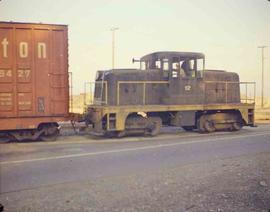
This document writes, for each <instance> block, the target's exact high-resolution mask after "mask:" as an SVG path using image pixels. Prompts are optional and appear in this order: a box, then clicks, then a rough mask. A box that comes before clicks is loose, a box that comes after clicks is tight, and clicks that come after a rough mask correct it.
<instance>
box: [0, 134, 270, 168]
mask: <svg viewBox="0 0 270 212" xmlns="http://www.w3.org/2000/svg"><path fill="white" fill-rule="evenodd" d="M264 135H270V132H267V133H258V134H253V135H238V136H232V137H226V138H224V137H222V138H213V139H203V140H198V141H184V142H177V143H170V144H158V145H148V146H143V147H135V148H123V149H115V150H107V151H100V152H88V153H80V154H70V155H62V156H52V157H43V158H35V159H27V160H15V161H3V162H0V165H7V164H17V163H26V162H35V161H46V160H57V159H65V158H75V157H85V156H94V155H102V154H111V153H120V152H131V151H138V150H147V149H157V148H163V147H171V146H178V145H184V144H194V143H207V142H211V141H224V140H225V141H226V140H232V139H238V138H250V137H256V136H264Z"/></svg>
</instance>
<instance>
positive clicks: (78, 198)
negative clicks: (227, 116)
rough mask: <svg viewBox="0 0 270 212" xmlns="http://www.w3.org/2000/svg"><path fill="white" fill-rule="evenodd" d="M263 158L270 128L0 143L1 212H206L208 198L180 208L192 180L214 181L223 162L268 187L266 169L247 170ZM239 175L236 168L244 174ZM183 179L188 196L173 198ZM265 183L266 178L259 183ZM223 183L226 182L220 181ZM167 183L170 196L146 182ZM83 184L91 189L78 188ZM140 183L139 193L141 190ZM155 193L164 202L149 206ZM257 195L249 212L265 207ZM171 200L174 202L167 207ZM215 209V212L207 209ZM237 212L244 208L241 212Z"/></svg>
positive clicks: (267, 155) (269, 154) (268, 155)
mask: <svg viewBox="0 0 270 212" xmlns="http://www.w3.org/2000/svg"><path fill="white" fill-rule="evenodd" d="M165 131H166V130H165ZM260 157H262V158H260ZM258 158H260V159H258ZM269 159H270V125H261V126H259V127H258V128H244V129H243V130H241V131H239V132H230V133H228V132H218V133H214V134H211V135H208V134H203V135H202V134H197V133H187V132H178V131H175V130H173V132H172V133H171V134H168V133H163V134H162V135H160V136H158V137H156V138H149V137H129V138H123V139H119V140H117V139H112V140H108V139H98V140H93V139H91V138H90V137H87V136H84V137H75V136H73V137H62V138H61V139H60V140H59V141H57V142H48V143H42V142H38V143H8V144H0V168H1V169H0V171H1V173H0V174H1V175H0V177H1V178H0V192H1V194H0V202H2V204H4V205H5V206H6V209H7V211H8V210H10V211H13V210H18V211H25V210H30V211H36V210H44V211H45V209H46V208H47V209H49V210H57V211H62V210H68V209H71V208H72V210H77V211H81V210H85V211H87V210H88V211H118V210H121V209H124V210H126V211H141V210H144V211H156V210H160V211H164V210H165V211H167V210H171V211H187V210H190V211H199V210H202V209H203V210H204V209H205V211H209V210H210V209H211V207H208V206H205V205H204V203H205V202H206V203H207V201H209V200H206V199H205V200H204V201H205V202H203V201H202V203H201V205H200V204H198V205H196V204H194V203H193V204H191V203H187V202H189V201H190V200H191V199H192V198H195V197H194V196H193V195H196V194H197V193H198V192H197V193H196V192H194V191H192V190H190V187H189V186H190V185H193V183H192V182H193V181H196V182H201V183H200V185H201V184H203V185H204V184H205V185H209V183H211V182H209V181H211V180H210V179H211V178H212V177H213V176H216V177H217V175H218V176H225V175H226V174H228V173H222V171H223V172H224V169H223V168H220V167H223V165H224V164H225V166H226V163H228V164H230V165H231V164H235V163H237V164H238V165H239V166H238V167H230V168H231V169H230V170H233V171H231V172H232V173H234V172H235V173H236V172H238V171H239V170H240V169H241V168H243V167H248V168H249V169H253V168H254V169H256V167H257V169H259V172H258V173H259V174H258V175H250V174H251V172H252V173H253V172H254V170H248V171H247V175H248V176H250V180H256V179H257V178H258V180H259V181H258V183H261V184H262V187H265V188H269V185H270V174H269V176H268V172H267V171H266V172H264V170H266V167H265V166H267V165H268V164H269V163H265V164H266V165H265V164H264V163H262V164H260V163H257V162H256V164H254V161H257V160H265V161H267V160H268V161H269ZM219 163H220V164H219ZM258 164H260V166H259V167H258ZM232 166H233V165H232ZM187 167H189V168H188V170H185V172H186V174H185V173H184V169H185V168H187ZM195 167H196V168H195ZM202 167H203V169H202ZM269 168H270V167H269ZM194 169H195V171H194ZM262 170H263V171H262ZM198 171H199V172H198ZM245 171H246V169H244V168H243V172H245ZM257 171H258V170H257ZM193 172H194V173H193ZM211 173H213V174H212V175H211ZM200 174H201V177H202V176H203V177H202V178H200ZM253 174H254V173H253ZM157 175H158V176H157ZM135 176H136V177H135ZM172 176H173V177H172ZM187 176H189V179H193V181H192V182H189V184H186V185H187V186H188V188H187V191H186V192H189V193H190V195H191V196H189V197H188V198H187V199H186V200H185V199H183V198H184V197H183V196H181V197H177V195H176V194H177V192H184V191H183V190H181V189H183V186H180V185H179V188H178V186H176V185H178V183H179V181H178V180H177V179H178V178H181V179H182V178H186V177H187ZM268 177H269V179H265V178H268ZM229 178H230V176H228V177H227V178H226V179H225V181H226V182H227V181H228V179H229ZM259 178H260V179H259ZM138 179H139V180H138ZM168 179H171V182H172V184H173V183H176V184H175V186H173V187H172V188H171V189H170V190H166V189H161V188H159V189H160V190H159V191H158V192H155V186H154V185H152V180H153V181H156V180H157V181H158V185H160V183H161V182H166V181H167V180H168ZM215 179H216V178H215ZM179 180H180V179H179ZM182 180H183V179H182ZM260 180H261V181H260ZM234 181H237V179H230V180H229V181H228V183H232V184H233V182H234ZM89 183H90V184H89ZM243 183H247V182H243ZM89 185H91V189H85V188H86V187H87V186H89ZM140 185H144V187H142V188H141V187H140ZM148 187H149V188H148ZM157 187H158V186H157ZM138 188H139V193H138V196H134V198H132V200H130V199H126V198H127V197H128V196H132V193H133V191H134V190H137V189H138ZM196 188H197V187H196ZM48 189H49V190H48ZM107 189H113V190H109V191H108V190H107ZM147 189H148V190H149V189H154V191H153V194H150V195H146V196H145V197H144V198H143V199H140V198H141V197H140V196H144V195H145V194H144V192H146V193H147V191H146V190H147ZM215 189H216V188H215ZM215 189H214V190H215ZM253 189H254V188H253ZM206 190H207V189H206ZM210 190H211V189H210ZM210 190H209V191H210ZM223 190H226V185H223V187H220V188H219V191H223ZM48 192H49V193H48ZM81 192H82V193H84V195H83V194H82V193H81ZM253 192H257V190H256V189H255V191H253ZM108 193H109V194H110V195H109V196H108ZM157 193H158V195H159V197H160V195H163V196H164V197H163V198H162V199H163V200H164V202H163V203H162V201H158V200H156V199H154V200H153V198H154V197H155V194H156V195H157ZM70 195H71V196H70ZM134 195H135V194H134ZM168 195H171V198H168ZM208 195H209V194H208V193H207V196H208ZM224 195H226V194H224ZM258 195H259V194H258ZM261 195H262V196H261V201H262V202H261V203H260V204H259V205H256V204H255V203H256V202H255V203H254V204H255V205H251V206H250V207H251V208H252V209H255V211H256V209H258V211H262V210H266V211H267V210H268V209H270V194H269V190H265V191H264V192H263V193H262V194H261ZM90 197H92V198H90ZM200 198H202V197H199V199H200ZM268 198H269V199H268ZM70 199H72V200H70ZM166 199H168V200H166ZM123 200H125V201H124V202H123ZM172 200H174V202H173V203H170V204H169V202H170V201H172ZM267 200H269V202H268V201H267ZM72 201H73V202H72ZM136 201H137V202H136ZM168 201H169V202H168ZM196 201H197V200H196ZM217 201H218V200H217ZM241 201H242V200H239V202H241ZM71 202H72V203H73V204H70V203H71ZM142 202H144V204H141V203H142ZM239 202H238V203H239ZM90 203H91V204H90ZM149 203H151V204H150V205H149ZM180 203H181V204H180ZM213 204H214V205H215V206H216V204H215V203H213ZM226 204H227V205H228V203H226ZM139 205H140V207H138V206H139ZM217 205H218V204H217ZM222 206H223V205H221V207H222ZM234 206H235V207H236V209H237V210H238V211H241V210H240V209H241V207H240V206H239V205H237V204H234V205H232V207H234ZM73 207H74V208H73ZM267 207H269V208H267ZM217 209H219V208H214V210H217ZM243 210H246V208H245V207H243Z"/></svg>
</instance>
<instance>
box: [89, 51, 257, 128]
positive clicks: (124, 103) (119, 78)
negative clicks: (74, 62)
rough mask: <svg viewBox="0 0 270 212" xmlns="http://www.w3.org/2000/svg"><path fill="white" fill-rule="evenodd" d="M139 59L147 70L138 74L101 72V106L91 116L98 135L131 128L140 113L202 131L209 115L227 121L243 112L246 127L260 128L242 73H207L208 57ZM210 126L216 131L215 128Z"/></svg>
mask: <svg viewBox="0 0 270 212" xmlns="http://www.w3.org/2000/svg"><path fill="white" fill-rule="evenodd" d="M139 61H140V63H141V68H140V69H137V70H136V69H114V70H108V71H99V72H98V73H97V78H96V85H95V95H94V97H95V99H98V100H99V104H95V103H94V105H91V106H89V112H88V113H87V117H88V120H89V122H92V123H93V124H94V125H93V126H94V130H95V131H96V132H102V131H118V132H119V131H122V130H125V128H127V120H129V117H130V115H132V117H134V116H135V117H136V116H137V115H136V114H137V113H140V112H143V113H145V114H147V116H149V118H151V117H152V116H154V117H161V118H162V122H163V123H164V124H166V125H174V126H183V127H186V129H195V128H197V125H196V123H197V122H198V121H199V120H200V117H202V116H203V115H204V114H207V113H209V114H215V113H223V114H225V115H224V116H221V115H218V116H217V117H224V119H225V120H227V117H230V116H234V117H238V115H239V114H240V115H242V119H243V124H245V125H250V126H253V125H254V111H253V110H254V101H253V102H252V104H247V102H250V100H248V101H247V100H246V104H243V103H242V102H241V96H240V85H241V83H240V82H239V76H238V74H236V73H233V72H226V71H221V70H205V68H204V64H205V61H204V55H203V54H202V53H192V52H155V53H152V54H148V55H146V56H144V57H142V58H141V59H140V60H139ZM199 64H201V67H200V66H199ZM253 85H254V84H253ZM106 89H107V90H106ZM254 89H255V85H254ZM254 91H255V90H254ZM94 102H95V101H94ZM226 114H229V115H228V116H226ZM112 117H113V118H112ZM211 117H212V116H211ZM237 120H238V119H237V118H234V123H229V124H228V123H225V124H224V123H222V124H221V122H220V123H219V125H218V127H217V128H219V127H220V126H223V128H224V129H225V128H228V126H230V128H233V126H234V125H233V124H237ZM209 123H210V122H209ZM209 123H208V122H207V123H206V125H207V124H209ZM234 127H235V128H237V126H236V125H235V126H234ZM206 128H208V130H207V131H211V126H210V125H207V126H206Z"/></svg>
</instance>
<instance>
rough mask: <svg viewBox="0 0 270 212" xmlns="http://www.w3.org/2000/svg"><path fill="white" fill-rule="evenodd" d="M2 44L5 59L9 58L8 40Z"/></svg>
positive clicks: (4, 40)
mask: <svg viewBox="0 0 270 212" xmlns="http://www.w3.org/2000/svg"><path fill="white" fill-rule="evenodd" d="M1 44H2V46H3V57H4V58H7V57H8V52H7V49H8V48H7V47H8V40H7V38H4V39H3V41H2V42H1Z"/></svg>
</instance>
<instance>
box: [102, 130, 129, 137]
mask: <svg viewBox="0 0 270 212" xmlns="http://www.w3.org/2000/svg"><path fill="white" fill-rule="evenodd" d="M125 135H126V131H125V130H122V131H109V132H106V133H105V136H106V137H108V138H123V137H124V136H125Z"/></svg>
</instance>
